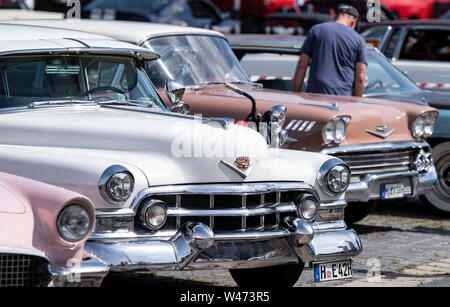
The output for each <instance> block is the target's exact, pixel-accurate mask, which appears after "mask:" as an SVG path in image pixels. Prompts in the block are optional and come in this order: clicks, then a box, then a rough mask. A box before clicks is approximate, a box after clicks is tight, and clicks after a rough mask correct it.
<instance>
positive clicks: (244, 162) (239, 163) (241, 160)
mask: <svg viewBox="0 0 450 307" xmlns="http://www.w3.org/2000/svg"><path fill="white" fill-rule="evenodd" d="M257 162H258V161H255V162H253V164H251V162H250V158H249V157H245V156H242V157H237V158H236V160H234V164H235V165H233V164H231V163H229V162H227V161H224V160H221V161H220V163H222V164H223V165H225V166H227V167H228V168H230V169H231V170H233V171H235V172H236V173H237V174H238V175H239V176H241V177H242V178H244V179H245V178H247V176H248V175H249V173H250V172H251V170H252V169H253V167H255V165H256V163H257ZM243 170H246V171H243Z"/></svg>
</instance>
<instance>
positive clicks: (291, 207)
mask: <svg viewBox="0 0 450 307" xmlns="http://www.w3.org/2000/svg"><path fill="white" fill-rule="evenodd" d="M0 31H1V33H3V35H2V36H1V37H0V41H1V43H0V72H1V73H0V76H1V77H0V78H1V82H0V129H1V130H2V131H3V132H2V134H1V135H0V171H3V172H9V173H13V174H16V175H20V176H24V177H28V178H31V179H35V180H40V181H43V182H46V183H51V184H54V185H57V186H60V187H65V188H68V189H71V190H73V191H77V192H80V193H82V194H84V195H86V196H87V197H89V198H90V199H91V200H92V202H93V203H94V205H95V207H96V219H97V222H96V227H95V232H94V233H93V235H92V236H91V238H90V239H89V241H87V242H86V245H85V249H86V250H87V251H88V252H91V253H93V254H94V255H96V256H97V257H99V258H100V259H101V260H102V261H104V262H105V263H106V264H107V265H108V266H109V269H110V271H133V272H134V271H154V270H182V269H211V268H222V269H223V268H225V269H230V272H231V274H232V276H233V278H234V279H235V281H236V282H237V283H238V284H239V285H252V286H258V285H265V286H270V285H278V286H280V285H286V286H290V285H293V284H294V283H295V282H296V281H297V279H298V277H299V276H300V274H301V272H302V270H303V267H304V265H305V264H308V263H311V264H314V265H315V279H316V280H320V281H322V280H330V279H336V278H347V277H351V276H352V270H351V257H353V256H356V255H358V254H359V253H360V252H361V251H362V245H361V241H360V239H359V237H358V235H357V234H356V232H355V231H353V230H349V229H347V226H346V224H345V222H344V221H343V217H344V208H345V206H346V202H345V198H344V192H345V190H346V188H347V187H348V184H349V181H350V171H349V169H348V167H347V165H346V164H345V163H344V162H342V161H341V160H339V159H336V158H333V157H330V156H327V155H323V154H317V153H311V152H299V151H291V150H282V149H278V148H269V147H268V145H267V143H266V141H265V139H264V138H263V136H262V135H261V134H259V133H257V132H255V131H253V130H252V129H249V128H246V127H242V126H239V125H235V124H234V121H233V120H229V119H224V118H197V117H193V116H187V115H183V114H177V113H171V112H169V109H170V108H173V107H179V108H180V109H181V110H182V109H183V104H182V102H181V100H180V99H181V96H182V93H183V89H182V88H180V87H173V86H174V84H175V83H173V82H168V84H167V94H168V96H169V97H170V98H171V101H172V103H173V105H172V106H171V107H166V106H165V105H164V103H163V102H162V100H161V98H160V96H159V95H158V94H157V92H156V90H155V89H154V87H153V85H152V84H151V82H150V81H149V79H148V77H147V75H146V74H145V72H144V64H145V63H144V62H145V61H151V60H154V59H157V58H158V56H157V55H156V54H154V53H152V52H150V51H149V50H148V49H144V48H141V47H138V46H135V45H131V44H128V43H124V42H119V41H116V40H113V39H109V38H106V37H103V36H97V35H92V34H87V33H81V32H75V31H66V30H58V29H51V28H45V27H32V26H18V25H7V24H3V25H0ZM175 85H176V84H175ZM284 115H285V113H283V112H282V113H280V114H278V119H281V120H282V117H283V116H284ZM333 268H334V269H333ZM336 268H339V270H337V269H336Z"/></svg>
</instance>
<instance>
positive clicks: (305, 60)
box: [294, 53, 309, 92]
mask: <svg viewBox="0 0 450 307" xmlns="http://www.w3.org/2000/svg"><path fill="white" fill-rule="evenodd" d="M308 65H309V55H307V54H306V53H302V54H301V56H300V59H299V60H298V63H297V69H296V70H295V75H294V92H300V91H301V90H302V86H303V80H304V79H305V74H306V69H307V68H308Z"/></svg>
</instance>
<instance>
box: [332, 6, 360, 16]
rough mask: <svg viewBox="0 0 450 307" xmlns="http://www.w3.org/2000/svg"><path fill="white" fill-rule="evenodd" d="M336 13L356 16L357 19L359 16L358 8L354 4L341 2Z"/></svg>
mask: <svg viewBox="0 0 450 307" xmlns="http://www.w3.org/2000/svg"><path fill="white" fill-rule="evenodd" d="M336 13H337V14H338V15H340V14H347V15H350V16H353V17H355V18H356V19H358V18H359V12H358V10H357V9H355V8H354V7H353V6H351V5H348V4H340V5H339V7H338V9H337V10H336Z"/></svg>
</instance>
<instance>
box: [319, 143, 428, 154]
mask: <svg viewBox="0 0 450 307" xmlns="http://www.w3.org/2000/svg"><path fill="white" fill-rule="evenodd" d="M422 148H430V144H428V143H427V142H405V143H375V144H361V145H344V146H337V147H330V148H325V149H322V150H321V151H320V153H323V154H326V155H334V154H339V153H347V152H350V153H351V152H364V151H391V150H402V149H422Z"/></svg>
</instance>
